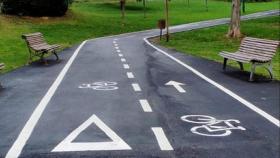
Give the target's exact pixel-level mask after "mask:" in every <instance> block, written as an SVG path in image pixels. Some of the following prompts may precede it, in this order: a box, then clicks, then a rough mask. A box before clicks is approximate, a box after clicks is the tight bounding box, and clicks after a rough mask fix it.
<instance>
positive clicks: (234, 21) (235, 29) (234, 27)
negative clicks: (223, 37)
mask: <svg viewBox="0 0 280 158" xmlns="http://www.w3.org/2000/svg"><path fill="white" fill-rule="evenodd" d="M227 36H228V37H233V38H239V37H241V32H240V0H232V11H231V21H230V26H229V31H228V34H227Z"/></svg>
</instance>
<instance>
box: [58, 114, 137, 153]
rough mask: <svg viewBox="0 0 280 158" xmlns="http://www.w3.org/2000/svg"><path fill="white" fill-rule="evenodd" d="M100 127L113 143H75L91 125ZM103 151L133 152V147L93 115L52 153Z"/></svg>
mask: <svg viewBox="0 0 280 158" xmlns="http://www.w3.org/2000/svg"><path fill="white" fill-rule="evenodd" d="M93 123H94V124H95V125H96V126H97V127H99V128H100V129H101V130H102V131H103V132H104V133H105V134H106V135H107V136H108V137H109V138H111V140H112V141H109V142H108V141H106V142H73V141H74V140H75V139H76V138H77V137H78V136H79V134H80V133H82V132H83V131H84V130H85V129H87V128H88V127H89V126H90V125H91V124H93ZM102 150H131V147H130V146H129V145H128V144H127V143H126V142H125V141H124V140H123V139H121V138H120V137H119V136H118V135H117V134H116V133H115V132H114V131H113V130H112V129H110V128H109V127H108V126H107V125H106V124H105V123H104V122H102V121H101V120H100V119H99V118H98V117H97V116H96V115H92V116H91V117H90V118H89V119H88V120H87V121H85V122H84V123H83V124H82V125H80V126H79V127H78V128H77V129H75V130H74V131H73V132H72V133H70V134H69V135H68V136H67V137H66V138H65V139H64V140H63V141H62V142H61V143H59V144H58V145H57V146H56V147H55V148H54V149H53V150H52V152H67V151H68V152H69V151H102Z"/></svg>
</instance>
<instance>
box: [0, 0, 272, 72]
mask: <svg viewBox="0 0 280 158" xmlns="http://www.w3.org/2000/svg"><path fill="white" fill-rule="evenodd" d="M163 9H164V4H163V2H162V0H153V1H148V3H147V18H144V17H143V8H142V4H141V3H137V2H136V0H131V1H128V3H127V8H126V18H125V20H124V21H123V20H122V19H121V18H120V11H119V4H118V2H117V1H113V0H93V1H88V0H78V1H77V2H75V3H74V4H73V5H72V6H71V8H70V10H69V12H68V13H67V15H66V16H64V17H60V18H46V17H45V18H31V17H16V16H5V15H1V14H0V62H4V63H5V64H6V69H5V72H7V71H10V70H13V69H15V68H17V67H20V66H22V65H24V64H26V61H27V58H28V52H27V49H26V46H25V43H24V41H23V40H22V39H21V38H20V37H21V35H22V34H24V33H31V32H37V31H39V32H42V33H43V34H44V35H45V37H46V39H47V41H48V42H50V43H58V44H61V45H62V46H63V47H64V48H65V47H69V46H71V45H73V44H75V43H78V42H81V41H83V40H85V39H88V38H96V37H100V36H106V35H114V34H120V33H125V32H132V31H139V30H145V29H151V28H155V26H156V21H157V20H158V19H160V18H163V16H164V14H163ZM270 9H278V1H272V2H267V3H249V4H248V5H247V12H246V13H248V14H249V13H253V12H258V11H265V10H270ZM229 14H230V3H228V2H222V1H213V0H210V1H209V11H208V12H207V11H206V9H205V5H204V1H203V0H199V1H196V0H190V6H187V1H186V0H174V1H171V3H170V17H171V24H172V25H176V24H182V23H189V22H194V21H201V20H207V19H214V18H223V17H229Z"/></svg>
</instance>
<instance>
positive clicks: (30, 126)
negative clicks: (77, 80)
mask: <svg viewBox="0 0 280 158" xmlns="http://www.w3.org/2000/svg"><path fill="white" fill-rule="evenodd" d="M86 42H87V41H84V42H83V43H82V44H81V45H80V46H79V47H78V48H77V49H76V51H75V52H74V54H73V55H72V56H71V58H70V59H69V60H68V62H67V63H66V65H65V66H64V68H63V69H62V71H61V72H60V73H59V75H58V76H57V78H56V80H55V81H54V82H53V84H52V85H51V87H50V88H49V90H48V92H47V93H46V94H45V96H44V97H43V98H42V100H41V101H40V103H39V104H38V106H37V107H36V109H35V110H34V111H33V113H32V115H31V116H30V118H29V120H28V121H27V122H26V124H25V126H24V127H23V129H22V130H21V132H20V134H19V136H18V137H17V139H16V141H15V142H14V144H13V145H12V147H11V148H10V150H9V151H8V153H7V155H6V158H17V157H19V156H20V153H21V152H22V149H23V147H24V146H25V144H26V142H27V140H28V139H29V137H30V136H31V134H32V132H33V130H34V128H35V126H36V124H37V123H38V121H39V119H40V117H41V116H42V114H43V112H44V110H45V109H46V107H47V105H48V103H49V101H50V100H51V98H52V97H53V95H54V93H55V91H56V90H57V88H58V86H59V85H60V83H61V82H62V80H63V78H64V76H65V75H66V73H67V72H68V70H69V68H70V66H71V65H72V63H73V62H74V60H75V59H76V57H77V55H78V54H79V52H80V50H81V48H82V47H83V46H84V45H85V43H86Z"/></svg>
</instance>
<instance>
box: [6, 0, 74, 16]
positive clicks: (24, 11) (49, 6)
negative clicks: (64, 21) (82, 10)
mask: <svg viewBox="0 0 280 158" xmlns="http://www.w3.org/2000/svg"><path fill="white" fill-rule="evenodd" d="M2 1H3V2H2V3H3V5H2V8H1V9H2V12H3V13H5V14H13V15H29V16H62V15H64V14H65V12H66V11H67V9H68V5H69V3H70V2H71V1H72V0H2Z"/></svg>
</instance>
